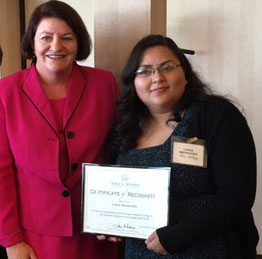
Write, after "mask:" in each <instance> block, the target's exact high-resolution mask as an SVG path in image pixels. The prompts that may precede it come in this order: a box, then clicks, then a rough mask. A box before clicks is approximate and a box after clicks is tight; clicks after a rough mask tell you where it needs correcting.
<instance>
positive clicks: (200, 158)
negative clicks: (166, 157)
mask: <svg viewBox="0 0 262 259" xmlns="http://www.w3.org/2000/svg"><path fill="white" fill-rule="evenodd" d="M171 153H172V158H171V160H172V162H173V163H177V164H183V165H191V166H199V167H207V154H206V146H205V140H203V139H198V138H197V137H194V138H182V137H177V136H174V137H173V139H172V152H171Z"/></svg>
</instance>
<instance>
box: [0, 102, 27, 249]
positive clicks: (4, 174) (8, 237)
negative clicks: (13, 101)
mask: <svg viewBox="0 0 262 259" xmlns="http://www.w3.org/2000/svg"><path fill="white" fill-rule="evenodd" d="M0 141H1V144H0V194H1V195H0V211H1V213H0V244H1V245H3V246H5V247H6V246H11V245H14V244H16V243H18V242H21V241H22V240H23V236H22V233H21V230H20V226H19V219H18V209H17V192H16V184H15V168H14V159H13V156H12V152H11V148H10V145H9V141H8V136H7V129H6V121H5V113H4V108H3V106H2V104H1V102H0Z"/></svg>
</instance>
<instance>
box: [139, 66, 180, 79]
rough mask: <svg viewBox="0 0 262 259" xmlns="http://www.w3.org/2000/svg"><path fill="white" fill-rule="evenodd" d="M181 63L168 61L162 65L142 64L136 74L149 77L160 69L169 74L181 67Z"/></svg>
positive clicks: (162, 72) (161, 71)
mask: <svg viewBox="0 0 262 259" xmlns="http://www.w3.org/2000/svg"><path fill="white" fill-rule="evenodd" d="M180 66H181V64H175V63H174V62H168V63H165V64H164V65H162V66H160V67H158V68H157V67H147V66H144V67H143V66H141V67H139V68H138V70H137V71H136V72H135V75H136V76H139V77H149V76H151V75H154V74H155V72H156V71H158V72H159V73H161V74H167V73H170V72H173V71H175V70H176V69H177V68H178V67H180Z"/></svg>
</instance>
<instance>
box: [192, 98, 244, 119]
mask: <svg viewBox="0 0 262 259" xmlns="http://www.w3.org/2000/svg"><path fill="white" fill-rule="evenodd" d="M193 106H196V107H197V108H198V111H199V116H201V117H205V118H206V119H209V120H216V121H218V120H220V119H222V118H224V119H225V118H228V119H229V118H230V117H235V116H236V117H238V118H242V119H244V116H243V114H242V112H241V111H240V110H239V108H237V106H236V105H235V104H233V103H232V102H230V101H229V100H227V99H223V98H219V97H215V98H214V99H210V100H201V101H196V102H194V103H193Z"/></svg>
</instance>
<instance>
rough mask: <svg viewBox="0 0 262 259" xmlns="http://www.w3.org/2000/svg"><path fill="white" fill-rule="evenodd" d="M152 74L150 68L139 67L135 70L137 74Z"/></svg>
mask: <svg viewBox="0 0 262 259" xmlns="http://www.w3.org/2000/svg"><path fill="white" fill-rule="evenodd" d="M151 74H152V69H150V68H140V69H138V70H137V71H136V75H138V76H150V75H151Z"/></svg>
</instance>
